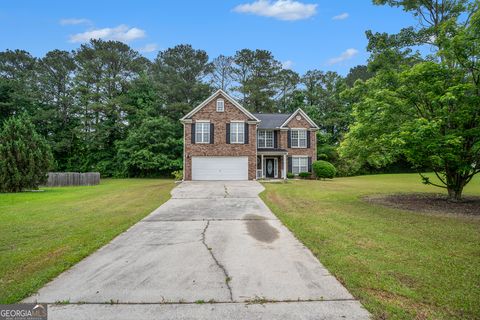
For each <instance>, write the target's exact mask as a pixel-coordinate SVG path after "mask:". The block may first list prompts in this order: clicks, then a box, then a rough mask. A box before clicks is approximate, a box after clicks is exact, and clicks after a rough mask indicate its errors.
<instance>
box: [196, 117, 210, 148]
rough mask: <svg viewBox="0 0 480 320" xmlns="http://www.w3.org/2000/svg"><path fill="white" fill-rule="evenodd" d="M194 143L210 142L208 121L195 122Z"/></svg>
mask: <svg viewBox="0 0 480 320" xmlns="http://www.w3.org/2000/svg"><path fill="white" fill-rule="evenodd" d="M195 143H210V122H196V123H195Z"/></svg>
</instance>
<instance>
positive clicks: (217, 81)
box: [210, 54, 233, 91]
mask: <svg viewBox="0 0 480 320" xmlns="http://www.w3.org/2000/svg"><path fill="white" fill-rule="evenodd" d="M210 73H211V74H210V76H211V81H212V85H213V87H214V88H216V89H222V90H223V91H228V89H229V88H230V85H231V83H232V80H233V57H227V56H224V55H223V54H221V55H219V56H218V57H216V58H215V59H213V61H212V63H211V70H210Z"/></svg>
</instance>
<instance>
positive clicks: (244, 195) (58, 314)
mask: <svg viewBox="0 0 480 320" xmlns="http://www.w3.org/2000/svg"><path fill="white" fill-rule="evenodd" d="M262 190H263V187H262V186H261V185H260V184H259V183H257V182H252V181H245V182H184V183H182V184H180V185H179V186H178V187H177V188H175V189H174V190H173V191H172V199H170V200H169V201H167V202H166V203H165V204H164V205H162V206H161V207H160V208H158V209H157V210H155V211H154V212H153V213H152V214H150V215H149V216H147V217H146V218H145V219H143V220H142V221H140V222H139V223H137V224H136V225H134V226H133V227H131V228H130V229H129V230H128V231H126V232H125V233H123V234H121V235H120V236H118V237H117V238H115V239H114V240H113V241H112V242H111V243H110V244H108V245H106V246H105V247H103V248H101V249H100V250H98V251H97V252H95V253H94V254H92V255H91V256H89V257H88V258H86V259H84V260H83V261H81V262H80V263H78V264H77V265H75V266H74V267H73V268H72V269H70V270H69V271H67V272H65V273H63V274H62V275H60V276H59V277H58V278H56V279H55V280H53V281H52V282H51V283H49V284H47V285H46V286H45V287H44V288H42V289H41V290H40V291H39V293H38V294H37V295H34V296H32V297H30V298H28V299H26V301H35V300H38V302H44V303H50V304H52V303H55V302H62V303H64V304H61V305H50V306H49V319H71V318H75V319H132V318H135V319H173V318H177V319H185V318H188V319H232V318H235V319H367V318H368V317H369V314H368V312H366V311H365V310H364V309H363V308H362V306H361V304H360V303H359V302H358V301H356V300H355V299H353V297H352V296H351V295H350V293H349V292H348V291H347V290H346V289H345V288H344V287H343V286H342V285H341V284H340V283H339V282H338V281H337V280H336V279H335V277H333V276H332V275H330V274H329V272H328V271H327V270H326V269H325V268H324V267H323V266H322V265H321V264H320V263H319V262H318V260H317V259H316V258H315V257H314V256H313V255H312V254H311V253H310V251H309V250H307V249H306V248H305V247H304V246H303V245H302V244H301V243H300V242H298V240H297V239H296V238H295V237H294V236H293V235H292V234H291V233H290V231H289V230H288V229H286V228H285V227H284V226H283V225H282V223H281V222H280V221H279V220H278V219H277V218H276V217H275V216H274V215H273V214H272V213H271V212H270V210H269V209H268V208H267V207H266V205H265V204H264V203H263V202H262V200H261V199H260V198H259V197H258V193H259V192H261V191H262Z"/></svg>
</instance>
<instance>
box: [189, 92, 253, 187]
mask: <svg viewBox="0 0 480 320" xmlns="http://www.w3.org/2000/svg"><path fill="white" fill-rule="evenodd" d="M217 99H224V101H225V110H224V112H217V110H216V101H217ZM191 120H192V123H195V122H196V121H198V120H210V123H213V125H214V128H215V129H214V143H213V144H212V143H211V144H192V132H191V131H192V129H191V128H192V125H191V123H185V124H184V126H183V129H184V143H185V151H184V179H185V180H192V157H195V156H210V157H215V156H230V157H237V156H246V157H248V179H249V180H254V179H255V178H256V171H255V170H256V166H257V160H256V155H257V146H256V141H257V125H256V124H248V123H247V121H248V120H251V119H249V118H248V117H247V115H246V114H245V113H243V112H242V111H241V110H240V109H238V108H237V107H236V106H235V105H233V104H232V103H231V102H230V100H229V99H228V98H227V97H224V96H223V95H222V94H218V95H217V96H216V97H215V98H214V99H212V101H210V102H209V103H208V104H207V105H205V106H204V107H203V108H202V109H200V110H199V111H198V112H196V113H195V114H194V115H193V116H192V117H191ZM231 121H245V125H246V126H248V136H249V138H248V142H249V143H248V144H227V139H226V130H227V123H230V122H231Z"/></svg>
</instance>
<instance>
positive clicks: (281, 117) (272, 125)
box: [253, 113, 290, 129]
mask: <svg viewBox="0 0 480 320" xmlns="http://www.w3.org/2000/svg"><path fill="white" fill-rule="evenodd" d="M253 115H254V116H255V117H257V118H258V119H260V121H261V122H260V123H259V124H258V128H259V129H276V128H280V127H281V126H282V124H283V123H284V122H285V120H287V119H288V117H290V114H289V113H288V114H285V113H254V114H253Z"/></svg>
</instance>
